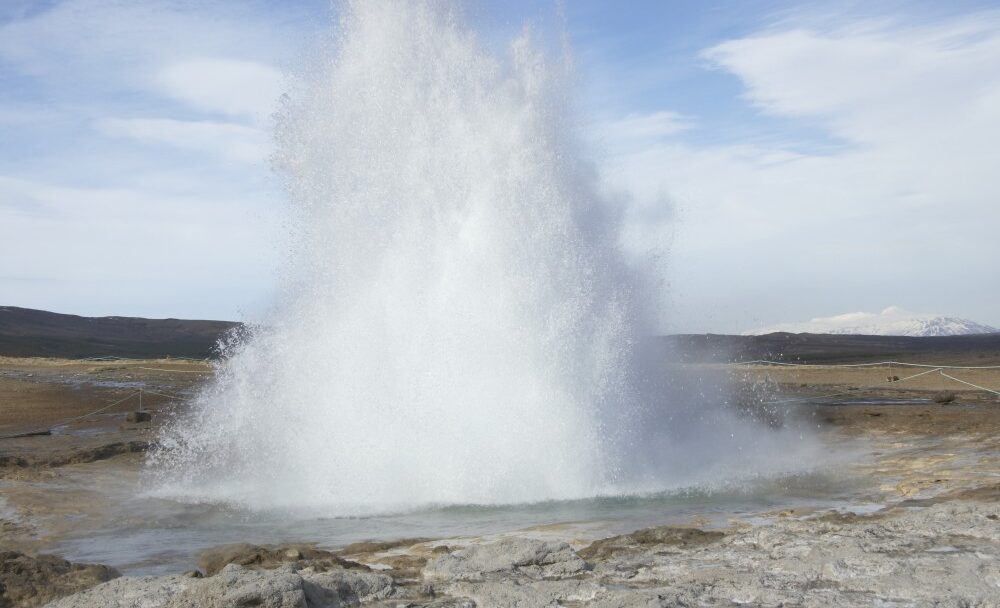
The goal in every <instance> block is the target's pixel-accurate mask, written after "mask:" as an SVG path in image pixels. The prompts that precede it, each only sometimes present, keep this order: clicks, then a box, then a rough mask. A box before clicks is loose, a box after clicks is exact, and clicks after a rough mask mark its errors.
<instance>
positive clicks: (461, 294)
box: [153, 1, 729, 514]
mask: <svg viewBox="0 0 1000 608" xmlns="http://www.w3.org/2000/svg"><path fill="white" fill-rule="evenodd" d="M460 21H461V20H460V18H459V17H458V16H456V15H455V13H454V11H452V10H450V9H448V8H447V7H443V6H442V5H441V4H439V3H429V2H404V1H399V2H393V1H377V2H360V1H359V2H352V3H349V4H347V6H345V7H344V14H343V17H342V21H341V27H340V30H339V39H338V44H337V48H336V51H335V53H334V58H333V59H332V61H329V62H327V63H326V64H325V65H324V66H323V67H322V69H320V70H318V72H319V73H317V74H314V75H313V77H312V78H311V79H310V81H309V82H306V83H303V84H302V85H301V87H300V90H298V91H296V92H294V93H293V94H292V95H291V96H290V98H289V99H288V100H287V101H286V103H285V105H284V107H283V109H282V111H281V113H280V115H279V118H278V125H277V140H278V148H277V153H276V164H277V166H278V170H279V172H280V173H281V175H282V176H283V178H284V180H285V182H286V184H287V189H288V195H289V200H290V201H291V204H292V207H293V210H292V215H293V222H292V224H293V226H294V235H293V238H292V246H291V249H292V251H291V255H290V257H289V260H288V265H287V269H286V271H287V272H286V277H285V285H284V289H283V291H282V298H281V301H280V303H279V305H278V306H277V307H276V310H275V312H274V314H273V315H272V316H271V317H270V318H269V319H268V320H267V321H266V322H265V323H264V324H262V325H261V326H260V327H259V328H258V329H256V330H255V331H253V332H251V335H249V336H247V337H245V338H244V339H242V340H239V341H236V343H234V344H233V345H232V346H231V349H230V351H231V352H229V356H228V357H227V358H226V360H225V361H224V362H223V363H222V364H221V365H220V369H219V374H218V378H217V380H216V381H215V382H214V383H213V384H212V385H211V386H210V387H208V388H206V389H205V390H204V391H203V392H202V394H201V395H200V396H199V397H198V399H197V401H196V403H195V404H194V412H193V413H192V414H191V415H190V416H187V417H186V418H184V419H183V420H180V421H178V422H177V423H176V424H174V425H173V426H172V427H171V428H169V429H167V431H166V432H165V433H164V436H163V438H162V444H163V446H164V447H163V448H162V449H161V450H160V451H159V452H158V453H157V454H156V455H155V456H154V458H153V466H154V467H155V468H156V469H157V470H158V471H159V473H160V476H161V480H162V482H163V484H164V486H165V487H166V488H167V490H166V492H168V493H170V494H173V495H181V496H185V497H188V498H189V499H196V500H213V501H227V502H235V503H239V504H245V505H251V506H254V507H264V508H270V507H290V506H306V507H322V508H324V509H327V510H329V511H331V512H333V513H337V514H355V513H368V512H371V511H372V510H373V509H376V510H378V509H394V508H402V507H408V506H413V505H420V504H441V503H510V502H522V501H533V500H543V499H560V498H573V497H584V496H592V495H595V494H599V493H606V492H609V491H616V488H623V487H628V486H629V484H632V483H634V482H636V481H637V480H639V479H640V478H643V479H647V478H648V477H649V475H650V470H649V468H648V467H645V466H644V465H639V464H637V463H638V462H639V460H640V459H638V458H637V454H638V453H640V452H645V453H644V454H643V459H646V460H648V459H649V456H650V454H649V453H648V452H649V449H650V448H649V446H650V445H652V443H651V442H650V440H649V438H648V437H646V436H645V435H644V427H645V426H646V425H647V422H648V419H649V416H648V412H649V411H650V405H649V403H648V402H649V397H648V393H649V391H648V390H647V389H646V388H643V385H646V384H648V378H645V377H644V376H645V375H646V374H645V373H644V372H642V371H641V366H640V365H639V363H638V360H639V359H640V357H639V355H638V354H637V348H638V347H637V344H638V341H639V337H640V336H641V334H642V333H643V325H644V323H643V314H642V311H641V310H640V308H641V304H642V302H644V301H646V298H645V297H644V296H643V290H642V288H641V285H640V282H639V281H638V280H637V279H636V278H635V277H636V275H635V273H633V272H631V271H630V270H629V269H628V266H627V264H626V263H625V259H624V257H623V254H622V252H621V250H620V246H619V229H618V223H617V220H616V217H615V215H614V214H612V213H609V206H608V205H607V204H606V201H603V200H602V199H601V197H600V196H599V194H598V190H597V187H596V184H595V179H594V177H593V175H592V172H591V171H590V170H589V169H588V165H587V164H586V163H584V162H581V159H580V158H579V156H578V153H577V150H578V148H579V146H578V142H577V140H576V139H575V136H574V133H573V128H572V127H573V125H572V120H571V119H569V118H568V116H569V115H570V112H569V110H568V108H567V102H566V100H565V97H564V91H563V81H564V78H563V76H564V73H563V70H564V66H563V65H562V64H561V63H560V62H555V63H554V64H553V63H552V62H550V61H549V60H548V59H547V58H546V57H545V56H544V53H541V52H540V51H539V50H538V49H537V48H535V46H534V45H533V44H532V42H531V39H530V36H527V35H526V36H524V37H522V38H518V39H516V40H514V41H513V42H512V43H511V44H510V46H509V50H508V52H507V53H506V55H505V56H503V57H497V56H494V55H493V54H491V53H490V52H488V51H487V50H486V49H485V48H484V45H483V44H482V43H481V42H480V41H478V40H477V39H476V37H475V36H474V35H473V34H472V33H470V32H469V31H468V30H467V29H465V28H464V27H463V25H462V24H461V22H460ZM644 395H645V396H644ZM720 432H725V434H726V436H727V437H728V436H729V432H728V430H720ZM664 454H665V453H664ZM652 457H653V458H654V459H655V458H656V455H655V454H653V455H652ZM664 457H666V456H664Z"/></svg>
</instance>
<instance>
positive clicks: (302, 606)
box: [48, 564, 396, 608]
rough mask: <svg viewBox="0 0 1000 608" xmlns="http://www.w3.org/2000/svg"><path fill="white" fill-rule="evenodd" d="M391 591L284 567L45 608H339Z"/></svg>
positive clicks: (370, 577) (162, 583) (99, 589)
mask: <svg viewBox="0 0 1000 608" xmlns="http://www.w3.org/2000/svg"><path fill="white" fill-rule="evenodd" d="M395 590H396V588H395V586H394V583H393V580H392V578H390V577H389V576H386V575H384V574H376V573H374V572H364V571H358V570H342V569H339V570H328V571H323V572H319V571H316V570H313V569H312V568H305V569H302V570H297V569H296V566H295V565H294V564H285V565H283V566H281V567H279V568H275V569H271V570H255V569H251V568H246V567H244V566H240V565H237V564H228V565H227V566H225V567H224V568H222V570H220V571H219V572H218V573H216V574H215V575H214V576H209V577H192V576H190V575H189V574H180V575H174V576H160V577H155V576H140V577H122V578H117V579H114V580H112V581H109V582H107V583H104V584H101V585H98V586H96V587H93V588H91V589H88V590H86V591H83V592H81V593H77V594H75V595H71V596H69V597H65V598H62V599H60V600H57V601H55V602H52V603H51V604H49V605H48V607H49V608H238V607H243V606H255V607H257V608H340V607H342V606H356V605H358V603H360V602H363V601H369V600H380V599H386V598H388V597H390V596H392V595H393V593H394V592H395Z"/></svg>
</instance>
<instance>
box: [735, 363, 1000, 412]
mask: <svg viewBox="0 0 1000 608" xmlns="http://www.w3.org/2000/svg"><path fill="white" fill-rule="evenodd" d="M735 365H746V366H747V367H750V366H751V365H774V366H781V367H806V368H809V367H812V368H861V367H888V368H889V370H890V373H891V370H892V366H894V365H895V366H898V367H916V368H928V369H926V370H925V371H922V372H920V373H917V374H913V375H912V376H906V377H903V378H896V377H895V376H891V375H890V376H889V378H888V379H887V380H886V381H885V382H879V383H877V384H873V385H868V386H858V387H853V388H850V389H848V390H846V391H841V392H837V393H830V394H826V395H814V396H811V397H795V398H791V399H778V400H775V401H763V402H762V403H763V404H779V403H795V402H800V401H813V400H816V399H829V398H831V397H841V396H843V395H848V394H851V393H856V392H858V391H864V390H871V389H879V388H884V387H885V386H886V385H888V384H898V383H900V382H906V381H907V380H912V379H913V378H919V377H920V376H924V375H927V374H932V373H934V372H938V374H940V375H941V376H943V377H945V378H947V379H949V380H952V381H954V382H958V383H961V384H964V385H966V386H969V387H972V388H974V389H977V390H980V391H985V392H987V393H992V394H994V395H997V396H1000V391H996V390H993V389H991V388H987V387H985V386H980V385H978V384H973V383H972V382H968V381H966V380H962V379H961V378H956V377H955V376H952V375H949V374H946V373H944V370H946V369H947V370H956V369H959V370H982V369H1000V365H928V364H926V363H908V362H906V361H878V362H875V363H840V364H835V363H788V362H785V361H768V360H766V359H754V360H753V361H739V362H736V363H735Z"/></svg>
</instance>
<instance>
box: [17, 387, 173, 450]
mask: <svg viewBox="0 0 1000 608" xmlns="http://www.w3.org/2000/svg"><path fill="white" fill-rule="evenodd" d="M143 393H147V394H150V395H156V396H158V397H164V398H166V399H172V400H175V401H184V397H178V396H177V395H170V394H167V393H161V392H158V391H151V390H148V389H139V390H137V391H133V392H131V393H129V394H128V395H126V396H125V397H122V398H121V399H118V400H116V401H112V402H111V403H107V404H105V405H103V406H101V407H99V408H97V409H96V410H93V411H91V412H87V413H86V414H82V415H80V416H73V417H72V418H66V419H63V420H60V421H58V422H56V423H54V424H51V425H49V426H48V427H44V428H37V429H35V430H33V431H26V432H23V433H15V434H13V435H0V439H17V438H19V437H31V436H35V435H51V434H52V428H53V427H57V426H63V425H66V424H72V423H74V422H77V421H80V420H84V419H85V418H89V417H91V416H94V415H96V414H100V413H101V412H105V411H107V410H109V409H111V408H113V407H115V406H116V405H121V404H122V403H125V402H126V401H130V400H131V399H133V398H135V397H138V398H139V411H142V395H143Z"/></svg>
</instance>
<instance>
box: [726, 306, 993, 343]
mask: <svg viewBox="0 0 1000 608" xmlns="http://www.w3.org/2000/svg"><path fill="white" fill-rule="evenodd" d="M777 331H784V332H789V333H793V334H800V333H811V334H854V335H868V336H964V335H969V334H991V333H998V332H1000V329H997V328H995V327H990V326H989V325H983V324H982V323H976V322H975V321H969V320H968V319H959V318H957V317H946V316H943V315H935V314H927V313H917V312H910V311H908V310H904V309H902V308H900V307H898V306H890V307H889V308H886V309H885V310H883V311H882V312H879V313H872V312H850V313H847V314H843V315H836V316H833V317H819V318H816V319H811V320H809V321H805V322H802V323H780V324H778V325H772V326H770V327H762V328H760V329H753V330H749V331H745V332H743V335H745V336H755V335H758V336H759V335H762V334H770V333H774V332H777Z"/></svg>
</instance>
